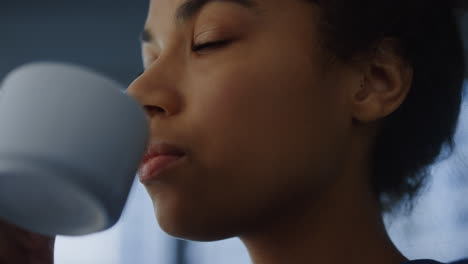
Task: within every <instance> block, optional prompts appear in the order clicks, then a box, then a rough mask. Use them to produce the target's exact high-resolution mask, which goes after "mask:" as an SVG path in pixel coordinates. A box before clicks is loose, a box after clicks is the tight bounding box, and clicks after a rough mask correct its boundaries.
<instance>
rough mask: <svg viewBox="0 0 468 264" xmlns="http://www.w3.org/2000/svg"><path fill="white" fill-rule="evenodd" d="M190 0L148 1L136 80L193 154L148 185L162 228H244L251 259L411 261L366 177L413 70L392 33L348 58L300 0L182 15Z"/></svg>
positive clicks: (204, 232) (152, 114) (206, 235)
mask: <svg viewBox="0 0 468 264" xmlns="http://www.w3.org/2000/svg"><path fill="white" fill-rule="evenodd" d="M182 3H183V0H151V4H150V8H149V14H148V18H147V21H146V26H145V28H146V31H147V33H148V34H146V38H145V39H146V41H145V42H144V43H143V46H142V51H143V61H144V65H145V72H144V73H143V74H142V75H141V76H140V77H139V78H138V79H136V80H135V81H134V82H133V83H132V85H131V86H130V87H129V88H128V94H129V95H131V96H133V97H135V98H136V99H137V100H138V101H139V103H140V104H141V105H142V106H144V107H145V109H146V111H147V114H148V118H149V120H150V125H151V139H152V140H153V141H163V142H167V143H172V144H176V145H178V146H180V147H182V148H183V149H184V150H185V151H186V153H187V155H186V156H185V157H184V160H183V161H182V162H181V163H179V164H178V166H176V167H174V168H172V169H171V170H168V171H166V172H165V173H164V175H163V177H160V178H159V179H158V180H157V181H153V182H150V183H146V184H145V187H146V189H147V191H148V193H149V195H150V197H151V199H152V201H153V203H154V207H155V212H156V216H157V219H158V222H159V224H160V226H161V227H162V228H163V230H165V231H166V232H167V233H169V234H170V235H173V236H175V237H180V238H184V239H190V240H198V241H213V240H220V239H225V238H230V237H236V236H238V237H240V239H241V240H242V241H243V242H244V244H245V245H246V248H247V249H248V251H249V254H250V256H251V258H252V261H253V263H254V264H276V263H315V262H317V263H361V264H362V263H369V264H370V263H394V264H396V263H401V262H403V261H405V260H406V259H405V257H403V256H402V255H401V254H400V253H399V252H398V251H397V250H396V249H395V247H394V246H393V244H392V243H391V241H390V240H389V238H388V236H387V234H386V232H385V229H384V226H383V224H382V221H381V217H380V209H379V206H378V203H377V200H376V199H375V197H373V196H372V194H371V190H370V187H369V180H368V178H369V177H370V175H369V171H370V167H371V161H370V157H369V156H370V154H369V153H370V152H371V149H372V146H373V141H374V135H375V133H376V131H377V129H378V124H379V120H380V119H381V118H383V117H385V116H387V115H389V114H391V113H392V112H393V111H394V110H395V109H397V108H398V106H399V105H400V104H401V103H402V101H403V100H404V98H405V96H406V94H407V92H408V89H409V87H410V83H411V74H412V69H411V68H410V67H408V66H407V65H406V64H405V63H404V61H402V60H401V58H399V57H398V56H396V55H395V54H396V53H395V52H394V49H393V48H394V43H393V42H392V41H391V40H384V41H382V44H381V45H380V48H379V49H378V52H377V53H376V54H374V55H373V56H368V57H365V58H362V59H361V60H357V61H355V62H352V63H351V62H348V63H344V62H340V61H338V60H332V59H330V54H328V53H327V52H326V51H324V50H323V48H322V46H321V43H322V42H321V41H322V39H323V36H321V34H320V31H319V29H318V28H317V24H318V22H317V21H318V19H319V15H320V9H319V8H318V7H317V6H315V5H313V4H310V3H306V2H305V1H298V0H256V6H255V8H250V9H249V8H246V7H243V6H241V5H239V4H236V3H232V2H230V1H215V2H211V3H209V4H207V5H206V6H204V7H203V8H202V9H201V11H200V12H199V13H197V14H196V15H195V16H194V17H193V18H191V19H188V20H185V21H181V20H176V19H175V14H176V10H177V8H178V7H179V6H180V5H181V4H182ZM219 41H223V42H222V44H214V45H209V46H205V48H202V49H198V48H195V50H194V49H193V46H194V45H195V46H196V45H198V44H203V43H206V42H219Z"/></svg>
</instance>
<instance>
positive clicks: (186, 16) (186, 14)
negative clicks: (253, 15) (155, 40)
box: [176, 0, 257, 22]
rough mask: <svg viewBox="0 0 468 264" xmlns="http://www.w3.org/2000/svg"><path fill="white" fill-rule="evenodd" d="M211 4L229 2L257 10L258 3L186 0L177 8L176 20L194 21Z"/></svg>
mask: <svg viewBox="0 0 468 264" xmlns="http://www.w3.org/2000/svg"><path fill="white" fill-rule="evenodd" d="M210 2H229V3H235V4H238V5H241V6H243V7H245V8H248V9H257V3H256V2H255V1H254V0H186V1H185V2H184V3H183V4H182V5H180V6H179V7H178V8H177V11H176V20H177V21H182V22H186V21H187V20H190V19H192V18H193V17H194V16H195V15H196V14H197V13H199V12H200V10H202V9H203V7H204V6H206V5H207V4H208V3H210Z"/></svg>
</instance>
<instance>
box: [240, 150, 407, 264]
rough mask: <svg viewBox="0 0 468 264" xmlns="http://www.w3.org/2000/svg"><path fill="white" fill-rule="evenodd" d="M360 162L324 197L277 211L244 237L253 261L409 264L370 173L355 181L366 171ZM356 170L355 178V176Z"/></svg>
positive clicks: (351, 164)
mask: <svg viewBox="0 0 468 264" xmlns="http://www.w3.org/2000/svg"><path fill="white" fill-rule="evenodd" d="M361 161H364V160H361ZM358 164H361V165H364V164H366V162H359V161H357V160H354V161H353V160H352V159H350V160H349V162H348V164H344V166H343V176H344V177H340V178H339V179H337V180H336V181H335V182H334V183H333V184H332V185H331V186H329V187H328V188H324V189H322V191H321V194H317V195H316V196H315V197H312V196H313V195H310V199H309V200H310V201H307V200H306V199H302V201H301V199H296V200H298V201H299V203H301V204H298V203H296V204H291V206H288V208H285V209H284V210H283V211H280V212H275V214H276V215H275V216H274V217H270V218H268V219H267V220H266V221H264V222H265V223H268V224H266V225H263V227H262V228H256V229H255V230H256V231H255V232H251V233H248V234H244V235H241V236H240V239H241V240H242V241H243V242H244V244H245V246H246V247H247V250H248V252H249V254H250V257H251V259H252V262H253V263H254V264H284V263H294V264H303V263H304V264H306V263H307V264H309V263H320V264H345V263H346V264H376V263H378V264H400V263H403V262H405V261H408V260H407V259H406V258H405V257H404V256H403V255H402V254H401V253H400V252H399V251H398V250H397V249H396V247H395V246H394V245H393V243H392V241H391V240H390V238H389V237H388V234H387V232H386V230H385V226H384V224H383V221H382V217H381V212H380V209H379V204H378V202H377V201H376V199H375V197H374V196H373V194H372V193H371V188H370V187H369V186H368V184H365V183H366V182H369V180H368V179H369V177H368V175H365V176H364V177H355V176H356V173H358V172H359V173H362V172H365V170H362V168H363V166H360V165H358ZM347 165H348V166H347ZM357 166H359V167H360V168H358V167H357ZM353 172H354V174H355V175H354V176H353V175H350V174H353ZM345 174H347V175H345ZM360 176H363V175H362V174H361V175H360ZM272 215H273V214H272ZM262 220H265V219H262Z"/></svg>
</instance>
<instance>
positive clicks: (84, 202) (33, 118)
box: [0, 62, 149, 235]
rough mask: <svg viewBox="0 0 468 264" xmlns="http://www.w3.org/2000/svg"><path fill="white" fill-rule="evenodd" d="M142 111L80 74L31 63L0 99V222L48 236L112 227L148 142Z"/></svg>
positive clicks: (100, 80)
mask: <svg viewBox="0 0 468 264" xmlns="http://www.w3.org/2000/svg"><path fill="white" fill-rule="evenodd" d="M148 131H149V128H148V122H147V118H146V116H145V113H144V111H143V109H142V108H141V106H139V104H138V103H137V102H136V101H135V100H134V99H133V98H131V97H129V96H128V95H126V94H125V92H124V87H123V86H121V85H120V84H119V83H117V82H115V81H113V80H111V79H108V78H106V77H104V76H101V75H99V74H97V73H95V72H93V71H91V70H88V69H85V68H83V67H79V66H75V65H70V64H61V63H51V62H44V63H32V64H27V65H25V66H22V67H20V68H18V69H16V70H14V71H13V72H11V73H10V74H9V75H8V76H7V77H6V78H5V79H4V81H3V83H2V87H1V96H0V218H3V219H6V220H7V221H10V222H12V223H14V224H16V225H18V226H21V227H23V228H25V229H28V230H30V231H33V232H37V233H41V234H47V235H57V234H60V235H84V234H89V233H94V232H97V231H102V230H104V229H107V228H109V227H111V226H112V225H114V224H115V223H116V222H117V221H118V219H119V218H120V215H121V213H122V211H123V208H124V206H125V203H126V200H127V197H128V193H129V191H130V188H131V185H132V183H133V179H134V177H135V173H136V171H137V169H138V165H139V163H140V160H141V159H142V157H143V155H144V152H145V149H146V144H147V141H148V134H149V133H148Z"/></svg>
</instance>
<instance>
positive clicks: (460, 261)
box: [402, 258, 468, 264]
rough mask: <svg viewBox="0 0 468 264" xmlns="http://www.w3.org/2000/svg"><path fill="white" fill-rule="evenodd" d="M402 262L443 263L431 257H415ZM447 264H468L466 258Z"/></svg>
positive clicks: (415, 263) (416, 263)
mask: <svg viewBox="0 0 468 264" xmlns="http://www.w3.org/2000/svg"><path fill="white" fill-rule="evenodd" d="M402 264H443V263H442V262H439V261H436V260H432V259H417V260H411V261H408V262H405V263H402ZM447 264H468V258H465V259H460V260H457V261H453V262H448V263H447Z"/></svg>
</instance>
